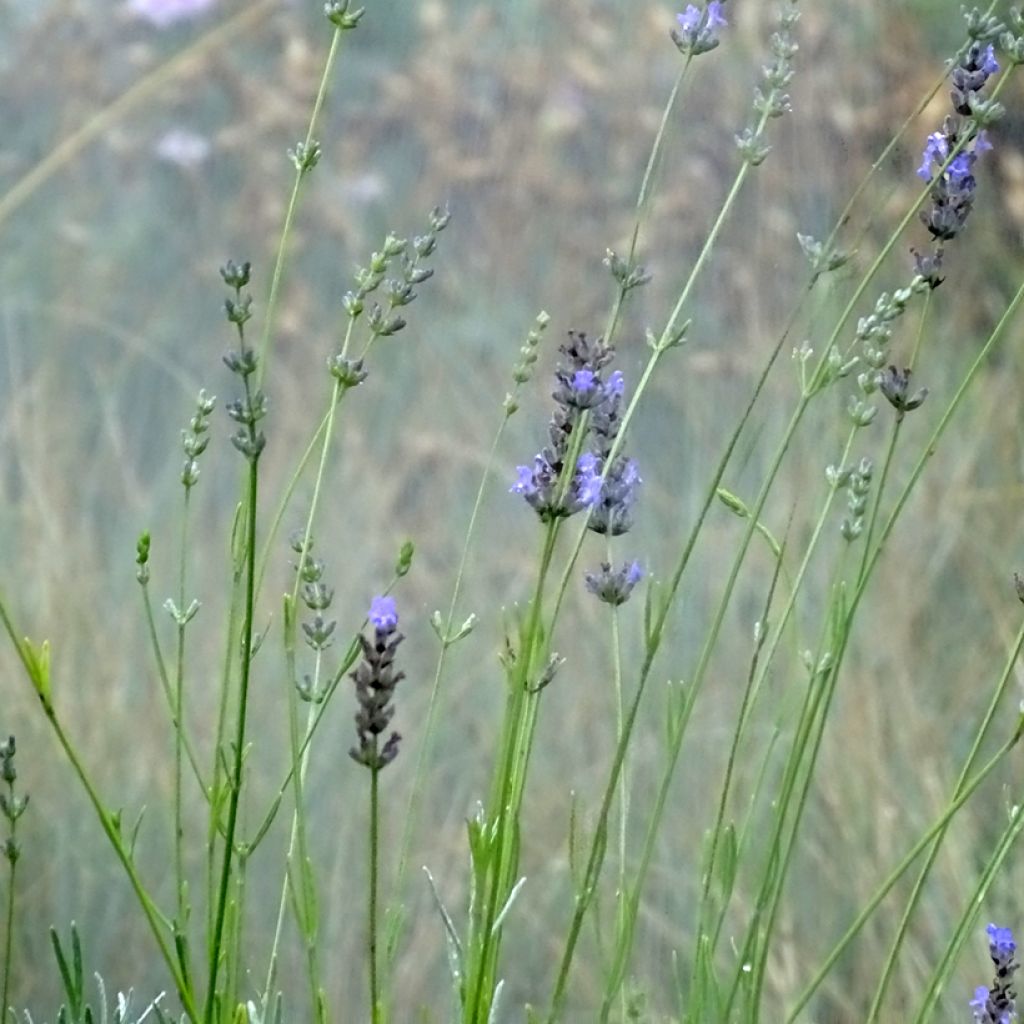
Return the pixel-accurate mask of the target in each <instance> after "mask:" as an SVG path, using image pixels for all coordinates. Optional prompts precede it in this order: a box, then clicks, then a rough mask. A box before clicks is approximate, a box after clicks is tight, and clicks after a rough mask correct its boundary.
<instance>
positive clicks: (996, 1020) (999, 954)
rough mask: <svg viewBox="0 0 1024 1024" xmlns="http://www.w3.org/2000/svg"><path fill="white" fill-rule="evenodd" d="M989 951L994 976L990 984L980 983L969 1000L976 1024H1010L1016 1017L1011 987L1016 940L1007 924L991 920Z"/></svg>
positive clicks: (1015, 1003)
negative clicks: (988, 985)
mask: <svg viewBox="0 0 1024 1024" xmlns="http://www.w3.org/2000/svg"><path fill="white" fill-rule="evenodd" d="M985 930H986V931H987V932H988V952H989V956H990V957H991V958H992V963H993V965H994V966H995V979H994V980H993V982H992V985H991V987H987V986H985V985H979V986H978V988H977V989H976V990H975V992H974V998H973V999H972V1000H971V1003H970V1005H971V1009H972V1010H974V1020H975V1022H976V1024H1012V1022H1013V1021H1015V1020H1016V1019H1017V1008H1016V1007H1017V993H1016V992H1015V991H1014V988H1013V975H1014V973H1015V972H1016V970H1017V968H1018V967H1020V964H1019V963H1017V943H1016V942H1014V940H1013V932H1011V931H1010V929H1009V928H999V927H997V926H996V925H994V924H990V925H989V926H988V928H986V929H985Z"/></svg>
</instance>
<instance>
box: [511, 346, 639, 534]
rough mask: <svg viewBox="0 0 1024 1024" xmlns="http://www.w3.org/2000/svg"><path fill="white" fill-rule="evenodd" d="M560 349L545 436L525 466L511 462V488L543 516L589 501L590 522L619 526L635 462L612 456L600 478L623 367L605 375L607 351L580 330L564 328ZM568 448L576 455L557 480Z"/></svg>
mask: <svg viewBox="0 0 1024 1024" xmlns="http://www.w3.org/2000/svg"><path fill="white" fill-rule="evenodd" d="M559 351H560V352H561V353H562V355H563V356H564V362H563V363H562V364H560V365H559V367H558V368H557V369H556V370H555V390H554V393H553V394H552V397H553V398H554V400H555V411H554V413H553V414H552V416H551V422H550V423H549V424H548V443H547V444H546V445H545V446H544V448H543V449H542V450H541V451H540V452H539V453H538V454H537V455H536V456H535V457H534V460H533V465H532V466H519V467H517V469H516V474H517V476H516V482H515V483H514V484H513V485H512V487H511V491H512V493H513V494H520V495H522V496H523V497H524V498H525V499H526V501H527V503H528V504H529V505H530V507H531V508H532V509H533V510H534V511H535V512H536V513H537V515H539V516H540V518H541V520H542V521H543V522H551V521H552V520H554V519H563V518H565V517H567V516H571V515H574V514H575V513H576V512H579V511H581V510H582V509H585V508H590V509H593V513H592V516H591V522H590V527H591V529H593V530H596V531H597V532H602V533H623V532H624V531H625V529H628V527H629V521H630V519H629V509H630V508H631V507H632V505H633V502H634V501H635V498H636V488H637V487H638V486H639V484H640V476H639V474H638V473H637V471H636V466H635V464H634V463H633V461H632V460H631V459H623V458H622V457H621V456H619V457H617V458H616V460H615V462H614V463H613V464H612V465H611V467H610V468H609V471H608V474H607V478H608V479H607V480H606V481H605V484H604V486H603V487H602V484H601V474H602V473H603V472H604V467H605V462H606V460H607V458H608V456H609V455H610V453H611V449H612V446H613V445H614V444H615V438H616V436H617V435H618V429H619V426H620V424H621V418H622V411H621V404H622V395H623V390H624V387H625V385H624V383H623V379H622V374H621V373H619V372H618V371H616V372H614V373H612V374H611V375H610V376H608V377H607V379H606V377H605V372H604V371H605V368H606V367H607V366H608V364H609V363H610V362H611V360H612V357H613V353H612V350H611V348H610V347H609V346H608V345H606V344H605V343H604V340H603V339H601V338H598V339H596V340H595V341H591V340H590V339H589V338H588V337H587V336H586V334H583V333H582V332H576V331H570V332H569V341H568V342H566V343H565V344H564V345H561V346H560V347H559ZM581 429H582V430H584V431H587V432H588V433H587V437H585V438H584V439H583V441H584V442H585V441H586V440H588V439H589V440H592V441H593V442H594V443H593V444H592V445H591V446H590V447H589V448H586V447H585V446H584V444H583V443H578V442H579V431H580V430H581ZM574 451H575V452H579V454H578V456H577V457H576V463H575V465H574V466H573V470H572V475H571V478H569V479H563V475H564V474H565V473H566V462H567V460H568V459H569V458H571V453H572V452H574ZM613 474H614V475H615V480H614V481H613Z"/></svg>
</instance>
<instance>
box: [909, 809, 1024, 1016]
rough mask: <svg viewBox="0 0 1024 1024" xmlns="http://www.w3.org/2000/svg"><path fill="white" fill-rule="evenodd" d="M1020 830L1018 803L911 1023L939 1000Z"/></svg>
mask: <svg viewBox="0 0 1024 1024" xmlns="http://www.w3.org/2000/svg"><path fill="white" fill-rule="evenodd" d="M1022 830H1024V814H1022V813H1021V809H1020V807H1019V806H1017V807H1015V808H1014V809H1013V811H1012V813H1011V816H1010V823H1009V824H1008V825H1007V826H1006V828H1005V829H1004V830H1003V834H1002V836H1001V837H1000V839H999V842H998V843H997V844H996V848H995V850H994V851H993V852H992V856H991V857H990V858H989V862H988V864H986V865H985V870H984V871H983V872H982V874H981V878H979V879H978V884H977V885H976V886H975V888H974V892H973V893H972V894H971V898H970V899H969V900H968V901H967V905H966V907H965V908H964V912H963V914H962V915H961V917H960V923H959V924H958V925H957V927H956V929H955V931H954V932H953V936H952V937H951V938H950V940H949V943H948V944H947V946H946V951H945V953H944V954H943V956H942V959H941V960H940V961H939V963H938V964H937V965H936V967H935V970H934V971H933V972H932V977H931V981H930V982H929V984H928V989H927V991H926V992H925V996H924V999H923V1000H922V1001H921V1009H920V1010H918V1012H917V1014H916V1016H915V1017H914V1021H913V1024H925V1022H926V1021H927V1020H929V1018H930V1017H931V1013H932V1010H933V1008H934V1007H935V1004H936V1002H938V999H939V996H940V995H941V994H942V985H943V983H944V982H945V981H946V979H947V978H948V977H949V972H950V968H951V966H952V964H953V961H954V960H955V959H956V957H957V956H959V954H960V952H961V950H962V949H963V947H964V945H965V944H966V943H967V939H968V937H969V936H970V933H971V930H972V929H973V928H974V925H975V922H976V921H977V919H978V912H979V908H980V907H981V905H982V903H983V902H984V899H985V896H986V895H987V894H988V891H989V889H991V888H992V883H993V882H994V881H995V879H996V876H997V875H998V874H999V869H1000V868H1001V867H1002V866H1003V863H1004V861H1005V860H1006V858H1007V856H1008V855H1009V853H1010V850H1011V849H1012V848H1013V844H1014V843H1015V842H1016V841H1017V839H1018V838H1019V837H1020V834H1021V831H1022Z"/></svg>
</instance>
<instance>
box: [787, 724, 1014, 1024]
mask: <svg viewBox="0 0 1024 1024" xmlns="http://www.w3.org/2000/svg"><path fill="white" fill-rule="evenodd" d="M1019 738H1020V726H1019V725H1018V727H1017V729H1016V730H1015V731H1014V734H1013V735H1012V736H1011V737H1010V739H1009V740H1007V741H1006V742H1005V743H1004V744H1003V745H1002V746H1001V747H1000V748H999V750H998V751H996V753H995V754H994V755H993V756H992V758H991V759H990V760H989V761H988V763H987V764H986V765H985V766H984V767H983V768H982V769H981V770H980V771H979V772H978V774H977V775H975V776H974V778H973V779H971V780H970V781H969V782H968V783H967V784H966V785H965V786H964V789H963V791H962V792H961V793H960V795H959V796H958V797H957V798H956V799H955V800H953V802H952V803H950V804H949V806H948V807H947V808H946V809H945V810H944V811H943V812H942V814H941V816H940V817H939V818H938V820H937V821H935V822H934V823H933V824H932V826H931V827H930V828H929V829H928V831H927V832H925V834H924V835H923V836H921V838H920V839H918V841H917V842H916V843H914V845H913V846H912V847H911V848H910V850H908V851H907V853H906V854H904V856H903V858H902V859H901V860H900V862H899V863H898V864H897V865H896V867H895V868H893V870H892V871H891V872H890V873H889V875H888V877H887V878H886V879H885V881H884V882H883V883H882V884H881V885H880V886H879V887H878V889H877V890H876V891H875V894H874V896H872V897H871V899H870V900H869V901H868V902H867V903H866V904H865V906H864V908H863V909H862V910H861V912H860V913H859V914H858V915H857V917H856V918H855V919H854V921H853V923H852V924H851V925H850V927H849V928H847V929H846V932H845V933H844V934H843V937H842V938H841V939H840V940H839V942H837V943H836V945H835V948H834V949H833V950H832V952H831V953H829V955H828V956H827V957H826V958H825V961H824V962H823V963H822V965H821V967H820V968H819V969H818V971H817V972H816V973H815V975H814V977H813V978H812V979H811V981H810V982H809V983H808V985H807V987H806V988H805V989H804V990H803V992H801V993H800V995H799V996H798V997H797V1000H796V1002H795V1003H794V1004H793V1006H792V1008H791V1009H790V1011H789V1013H788V1014H787V1016H786V1020H785V1024H794V1022H795V1021H796V1019H797V1017H798V1016H799V1015H800V1013H801V1012H802V1011H803V1009H804V1008H805V1007H806V1006H807V1004H808V1003H809V1002H810V1000H811V996H813V995H814V993H815V992H816V991H817V989H818V986H820V985H821V983H822V982H823V981H824V980H825V978H827V977H828V975H829V973H830V972H831V970H832V968H833V967H834V966H835V965H836V962H837V961H838V960H839V958H840V957H841V956H842V955H843V953H844V952H845V951H846V948H847V946H849V945H850V943H851V942H852V941H853V940H854V939H855V938H856V937H857V934H858V933H859V932H860V930H861V928H863V927H864V925H865V924H866V923H867V921H868V920H869V918H870V917H871V915H872V914H873V913H874V912H875V911H876V910H877V909H878V907H879V905H880V904H881V902H882V900H884V899H885V897H886V896H888V895H889V892H890V891H891V890H892V888H893V886H894V885H895V884H896V883H897V882H898V881H899V880H900V879H901V878H902V877H903V875H904V874H905V873H906V872H907V870H908V869H909V868H910V866H911V865H912V864H913V863H914V861H915V860H917V858H918V857H919V856H920V855H921V853H922V852H923V851H924V850H925V849H926V848H927V847H928V845H929V844H930V843H931V842H932V841H933V840H934V839H935V837H936V836H937V835H939V833H940V832H942V831H943V830H944V829H945V828H946V826H947V824H948V823H949V822H950V821H951V820H952V819H953V817H954V815H956V813H957V811H959V810H960V808H961V807H963V805H964V804H965V803H967V801H968V800H969V799H970V798H971V797H972V796H973V795H974V792H975V790H977V789H978V787H979V786H980V785H981V784H982V783H983V782H984V781H985V780H986V779H987V778H988V776H989V775H990V774H991V773H992V771H993V770H994V769H995V768H996V767H997V765H998V764H999V763H1000V762H1001V761H1002V759H1003V758H1004V757H1005V756H1006V755H1007V754H1008V753H1009V752H1010V750H1011V749H1012V748H1013V746H1014V745H1015V744H1016V743H1017V741H1018V739H1019Z"/></svg>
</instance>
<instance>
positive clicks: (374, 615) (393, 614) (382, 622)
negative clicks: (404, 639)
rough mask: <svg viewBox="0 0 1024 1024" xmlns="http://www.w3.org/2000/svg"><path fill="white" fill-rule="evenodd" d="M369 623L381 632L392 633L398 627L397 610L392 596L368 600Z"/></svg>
mask: <svg viewBox="0 0 1024 1024" xmlns="http://www.w3.org/2000/svg"><path fill="white" fill-rule="evenodd" d="M368 618H369V620H370V624H371V625H372V626H373V627H374V629H376V630H378V632H381V633H393V632H394V631H395V630H396V629H397V628H398V611H397V610H396V608H395V599H394V598H393V597H375V598H374V599H373V600H372V601H371V602H370V612H369V615H368Z"/></svg>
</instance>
